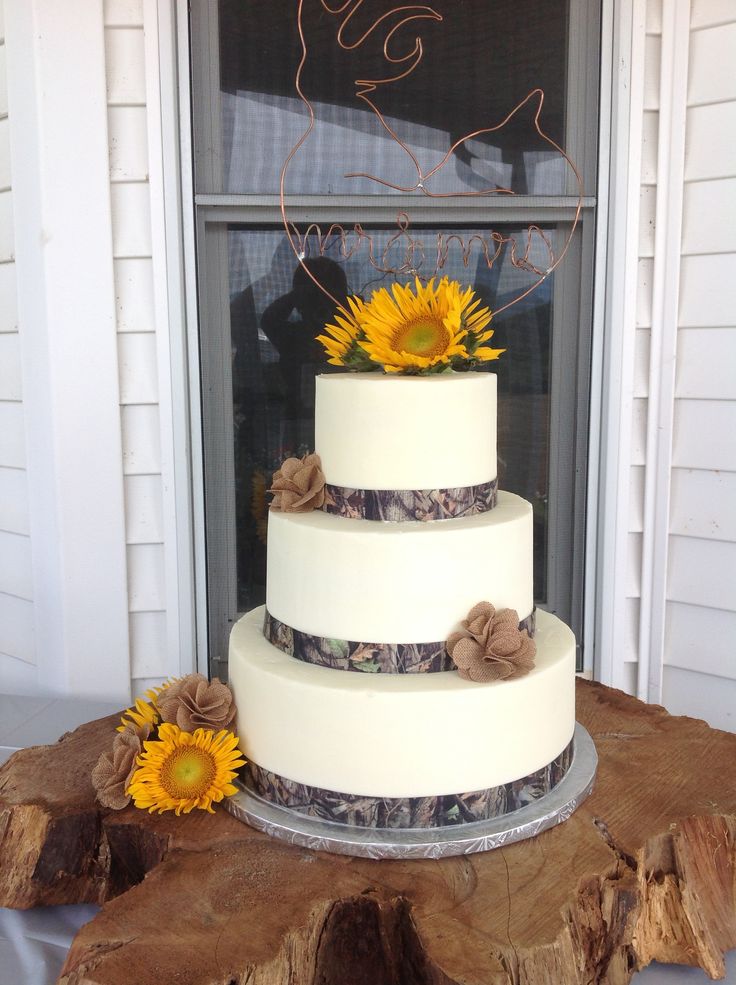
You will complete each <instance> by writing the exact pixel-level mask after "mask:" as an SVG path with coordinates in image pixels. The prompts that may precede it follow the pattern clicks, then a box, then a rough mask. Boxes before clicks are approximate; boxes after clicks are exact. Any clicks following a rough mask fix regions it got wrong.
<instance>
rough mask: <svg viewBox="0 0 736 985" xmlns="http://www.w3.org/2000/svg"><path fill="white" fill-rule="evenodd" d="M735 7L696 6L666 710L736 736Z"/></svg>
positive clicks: (710, 2)
mask: <svg viewBox="0 0 736 985" xmlns="http://www.w3.org/2000/svg"><path fill="white" fill-rule="evenodd" d="M735 61H736V6H735V5H734V4H733V3H729V2H727V0H692V7H691V16H690V38H689V69H688V85H687V118H686V120H687V122H686V131H685V136H686V140H685V167H684V183H683V215H682V239H681V250H680V253H681V266H680V304H679V318H678V330H677V354H676V355H677V365H676V374H675V393H674V396H675V400H674V428H673V447H672V461H671V503H670V525H669V545H668V547H669V557H668V566H667V610H666V629H665V639H664V654H663V662H664V667H663V677H662V702H663V704H665V705H666V706H667V707H668V708H670V709H671V710H672V711H675V712H678V713H682V714H691V715H696V716H698V717H701V718H705V719H706V720H707V721H709V722H710V723H711V724H712V725H716V726H718V727H720V728H726V729H731V730H733V731H736V643H735V642H734V641H735V640H736V73H735V72H734V70H733V66H734V62H735Z"/></svg>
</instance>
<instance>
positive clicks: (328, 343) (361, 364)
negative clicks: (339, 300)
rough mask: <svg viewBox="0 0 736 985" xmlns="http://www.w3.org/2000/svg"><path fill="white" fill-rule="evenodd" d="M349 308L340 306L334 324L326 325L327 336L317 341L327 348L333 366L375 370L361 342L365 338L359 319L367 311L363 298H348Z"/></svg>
mask: <svg viewBox="0 0 736 985" xmlns="http://www.w3.org/2000/svg"><path fill="white" fill-rule="evenodd" d="M348 307H349V308H350V310H349V311H348V310H347V308H343V307H342V306H340V307H339V308H338V309H337V311H336V312H335V316H334V324H327V325H325V331H326V332H327V333H328V334H327V335H318V336H317V341H318V342H321V343H322V345H323V346H324V348H325V351H326V353H327V355H328V356H329V359H328V360H327V362H328V363H331V364H332V365H333V366H348V367H349V368H350V369H353V370H359V369H374V368H375V367H373V366H371V365H370V360H369V359H368V358H367V356H366V354H365V352H363V350H362V349H361V348H360V345H359V342H360V340H361V339H362V338H363V330H362V329H361V327H360V322H359V320H358V319H359V317H360V316H361V314H362V313H363V311H364V310H365V307H366V306H365V302H364V301H363V300H362V298H359V297H352V298H348Z"/></svg>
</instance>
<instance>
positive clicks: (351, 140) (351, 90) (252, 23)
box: [199, 0, 568, 195]
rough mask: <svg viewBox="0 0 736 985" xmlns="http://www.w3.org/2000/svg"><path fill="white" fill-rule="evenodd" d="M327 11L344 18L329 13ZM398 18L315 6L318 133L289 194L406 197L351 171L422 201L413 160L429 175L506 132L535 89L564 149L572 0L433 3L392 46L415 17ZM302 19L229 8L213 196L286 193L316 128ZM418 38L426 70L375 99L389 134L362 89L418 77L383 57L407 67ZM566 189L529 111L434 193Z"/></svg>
mask: <svg viewBox="0 0 736 985" xmlns="http://www.w3.org/2000/svg"><path fill="white" fill-rule="evenodd" d="M329 6H332V7H333V8H335V9H337V8H338V7H345V8H346V9H345V10H344V11H343V13H341V14H337V13H331V12H329V10H327V9H325V8H326V7H329ZM398 8H399V4H397V3H395V2H393V3H392V2H389V0H371V2H370V3H367V4H364V5H355V4H352V5H351V4H347V5H346V4H336V3H334V2H333V3H331V4H326V5H323V4H322V3H321V2H320V0H305V2H304V4H303V14H302V25H303V35H304V44H305V60H304V66H303V70H302V75H301V82H302V86H301V88H302V92H303V94H304V97H305V98H306V99H307V100H308V102H309V104H310V105H311V107H312V109H313V111H314V115H315V125H314V129H313V131H312V132H311V134H310V135H309V137H308V138H307V140H306V142H305V143H304V145H303V146H301V147H300V148H299V149H298V151H297V153H296V155H295V156H294V159H293V161H292V162H291V163H290V165H289V171H288V178H287V183H286V193H287V195H338V194H340V195H364V194H367V195H371V194H376V195H386V194H389V195H396V194H398V192H397V191H396V190H392V189H388V188H387V187H386V186H385V185H382V184H380V183H378V182H377V181H372V180H369V179H367V178H364V177H346V175H348V174H350V173H351V172H362V173H369V174H371V175H373V176H374V177H380V178H382V179H385V180H387V181H390V182H391V183H392V184H395V185H400V186H403V187H405V188H406V189H409V190H412V189H413V188H414V186H415V183H416V180H417V171H416V167H415V165H414V163H413V162H412V158H411V155H412V154H413V155H414V156H415V157H416V159H417V161H418V162H419V164H420V165H421V167H422V171H423V172H424V173H425V174H426V173H427V172H428V171H429V170H431V169H432V168H433V167H434V166H435V165H436V164H437V163H439V162H440V161H441V160H442V158H443V156H444V155H445V153H446V152H447V151H448V149H449V148H450V146H451V145H452V144H453V143H454V142H455V141H457V140H459V139H460V138H462V137H465V136H466V135H467V134H470V133H473V132H475V131H477V130H481V129H483V128H488V127H493V126H496V125H497V124H498V123H500V121H502V120H503V119H504V118H505V117H506V116H507V114H508V113H509V112H510V111H511V110H512V109H513V108H514V107H515V106H516V105H517V104H519V103H520V102H521V101H522V100H523V99H524V97H525V96H526V95H527V94H528V93H529V92H530V91H531V90H532V89H535V88H541V89H542V90H543V91H544V94H545V103H544V112H543V119H542V124H543V127H544V130H545V131H546V132H547V133H548V134H549V135H550V137H551V138H552V139H553V140H554V141H555V142H557V143H558V144H561V145H564V143H565V140H564V136H563V134H564V126H565V100H566V91H565V90H566V82H565V80H566V77H567V37H566V34H567V20H568V0H527V2H526V3H524V4H519V3H518V2H517V0H494V3H493V4H492V5H489V4H488V2H487V0H462V2H459V0H431V3H429V4H427V5H423V6H420V7H416V8H415V9H416V10H418V11H424V13H420V14H418V15H416V16H415V18H414V19H413V20H411V22H409V23H405V24H404V25H403V26H402V27H399V28H398V29H397V30H396V32H395V34H393V36H391V37H389V34H390V31H391V29H392V28H393V27H395V26H396V24H397V23H398V21H399V20H401V17H402V16H405V14H404V15H401V14H400V13H398V12H397V10H398ZM351 9H352V10H353V14H352V16H350V10H351ZM403 9H404V10H406V9H407V8H406V7H404V8H403ZM392 11H393V13H391V12H392ZM428 11H431V12H432V13H431V14H430V13H427V12H428ZM296 12H297V5H296V4H295V3H294V2H293V0H269V3H266V4H264V3H262V2H256V0H220V4H219V21H220V31H219V33H220V89H221V98H220V117H221V119H220V125H221V133H222V146H221V147H220V148H219V149H217V151H216V156H217V157H219V159H220V161H221V175H220V176H219V179H220V184H219V186H218V188H217V189H214V190H222V191H225V192H230V193H238V194H265V195H274V194H276V193H277V192H278V188H279V177H280V171H281V167H282V165H283V163H284V161H285V160H286V158H287V156H288V154H289V152H290V151H291V149H292V148H293V147H294V145H295V143H296V142H297V141H298V140H299V138H300V137H301V135H302V134H303V133H304V131H305V129H306V126H307V122H308V111H307V107H306V105H305V103H304V101H303V100H302V99H301V98H300V97H299V94H298V93H297V91H296V89H295V74H296V71H297V66H298V64H299V62H300V58H301V56H302V46H301V43H300V39H299V34H298V29H297V19H296ZM382 17H384V19H383V20H381V18H382ZM374 24H376V25H377V26H376V27H375V29H373V30H370V29H371V28H372V25H374ZM341 29H342V33H340V31H341ZM417 37H418V38H420V39H421V44H422V52H421V58H420V59H419V60H418V61H417V64H416V66H415V67H412V68H411V71H409V72H408V74H407V75H406V76H405V77H404V78H401V79H398V80H397V81H393V82H390V83H387V84H380V85H378V86H377V87H376V89H375V91H374V92H371V93H370V94H369V98H370V100H371V101H372V102H373V104H374V106H375V108H377V109H378V110H379V111H380V113H381V114H382V115H383V116H384V118H385V125H384V124H383V123H382V122H381V120H380V119H379V117H378V116H377V115H376V113H375V112H374V109H373V107H372V106H371V105H369V104H368V103H367V102H366V100H365V98H361V96H360V92H361V86H360V85H356V80H358V79H371V80H386V79H390V78H393V77H395V76H396V75H397V74H400V73H401V72H403V71H404V70H405V69H406V67H407V66H409V65H412V66H413V60H411V59H410V60H409V61H408V62H400V63H394V64H392V63H390V62H387V61H386V58H385V56H384V53H383V46H384V41H387V43H388V45H389V51H390V53H392V54H393V56H394V57H401V56H404V55H408V54H409V53H411V51H412V49H413V46H414V44H415V39H416V38H417ZM338 38H342V41H343V45H344V46H345V47H343V46H341V45H340V43H339V41H338ZM361 38H364V40H362V41H361V40H360V39H361ZM397 64H398V68H397ZM395 137H398V138H399V139H400V140H401V141H402V142H403V143H404V144H405V145H406V149H405V148H402V147H401V145H400V144H399V143H398V142H397V140H396V139H395ZM408 152H410V153H408ZM565 180H566V172H565V167H564V165H563V162H562V160H561V158H560V156H559V154H557V153H556V152H554V151H553V150H552V149H551V148H550V147H549V145H548V144H546V143H544V142H543V141H541V140H540V138H539V136H538V135H537V133H536V132H535V129H534V124H533V109H531V108H527V109H526V110H524V111H523V112H522V113H520V114H519V116H518V117H516V118H514V120H513V121H511V122H510V123H509V124H507V125H506V126H505V127H504V128H503V129H502V130H499V131H498V132H496V133H492V134H483V135H479V136H477V137H475V138H473V139H470V140H468V141H466V142H464V143H462V144H461V145H460V146H459V147H458V148H457V150H456V152H455V153H454V154H453V155H452V157H451V159H450V160H449V161H448V164H447V166H446V167H443V168H442V169H441V170H440V171H438V172H437V174H435V175H434V176H433V177H432V178H431V180H430V181H429V182H428V183H427V189H428V190H431V192H433V193H435V194H453V195H454V194H460V193H467V192H468V191H474V192H478V191H481V190H483V189H488V188H493V187H502V188H508V187H510V188H512V189H513V190H514V192H515V193H516V194H519V195H543V194H545V195H559V194H563V193H564V191H565ZM199 188H200V190H202V191H208V190H210V189H207V188H203V187H202V186H201V183H200V185H199Z"/></svg>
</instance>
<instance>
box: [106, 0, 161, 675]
mask: <svg viewBox="0 0 736 985" xmlns="http://www.w3.org/2000/svg"><path fill="white" fill-rule="evenodd" d="M104 19H105V51H106V57H107V102H108V134H109V144H110V199H111V208H112V222H113V256H114V269H115V295H116V309H117V332H118V365H119V379H120V402H121V408H120V414H121V429H122V436H123V475H124V486H125V528H126V543H127V545H128V547H127V561H128V608H129V614H130V615H129V626H130V647H131V674H132V678H133V692H134V693H140V692H141V691H142V690H143V689H145V687H147V686H149V685H150V684H152V683H158V682H160V681H161V679H162V678H164V677H165V676H166V645H167V644H166V639H167V622H166V615H167V614H166V591H165V589H166V585H165V574H164V517H163V502H162V478H161V467H162V460H161V433H160V420H159V407H158V401H159V392H158V365H157V354H156V352H157V348H156V334H155V333H156V313H155V306H154V289H153V260H152V245H151V205H150V186H149V180H148V179H149V166H148V160H149V149H148V121H147V107H146V75H145V38H144V30H143V6H142V2H141V0H105V5H104Z"/></svg>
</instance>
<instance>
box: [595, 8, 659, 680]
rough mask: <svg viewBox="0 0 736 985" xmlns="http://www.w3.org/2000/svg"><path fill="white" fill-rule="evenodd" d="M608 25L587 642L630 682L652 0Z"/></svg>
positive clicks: (602, 674)
mask: <svg viewBox="0 0 736 985" xmlns="http://www.w3.org/2000/svg"><path fill="white" fill-rule="evenodd" d="M602 28H603V34H602V44H601V52H602V58H603V64H602V71H601V100H600V105H601V127H600V134H601V137H600V148H599V152H600V158H599V189H600V191H599V199H598V201H599V230H598V243H597V258H596V273H595V301H594V322H593V366H592V374H591V417H590V421H591V424H590V436H591V437H590V455H589V470H590V471H589V477H590V481H589V488H588V506H587V514H588V518H589V524H588V538H587V544H586V610H585V611H586V620H585V621H586V628H585V643H586V654H592V658H593V659H592V664H591V663H590V656H588V658H587V659H588V668H587V669H589V670H590V672H591V673H592V676H593V677H594V678H595V679H596V680H599V681H601V682H602V683H603V684H608V685H611V686H613V687H618V688H622V689H623V688H625V686H626V683H627V682H626V679H625V668H624V654H625V652H626V646H625V644H626V640H625V634H626V627H627V620H626V561H627V551H628V535H629V486H630V475H631V426H632V410H633V392H634V343H635V330H636V292H637V275H638V260H639V256H638V242H639V240H638V228H639V188H640V181H641V139H642V121H643V108H644V42H645V33H646V0H604V3H603V18H602ZM591 644H592V646H591Z"/></svg>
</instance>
